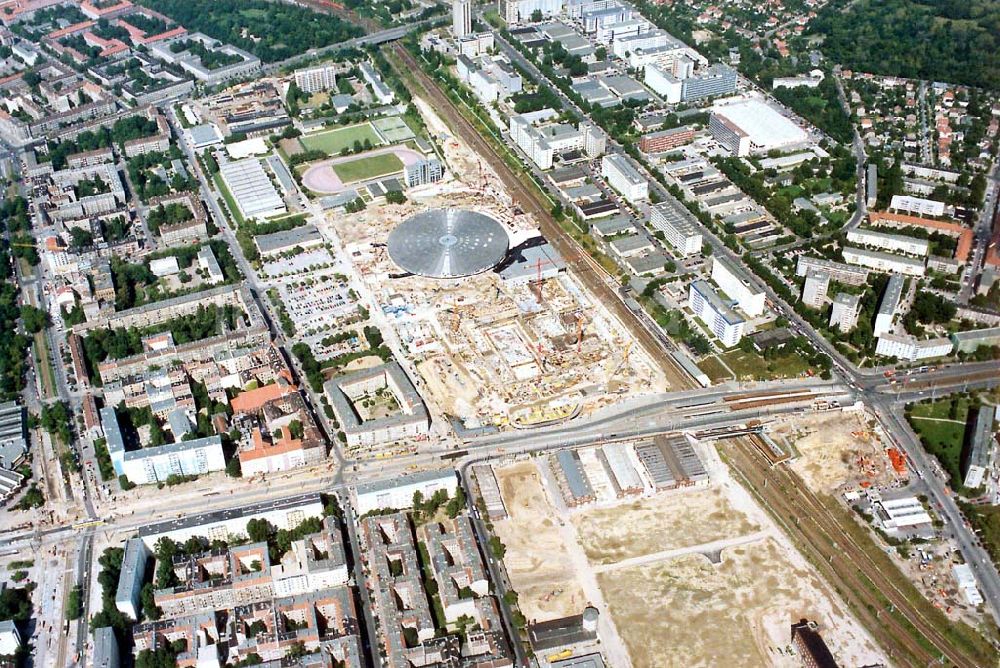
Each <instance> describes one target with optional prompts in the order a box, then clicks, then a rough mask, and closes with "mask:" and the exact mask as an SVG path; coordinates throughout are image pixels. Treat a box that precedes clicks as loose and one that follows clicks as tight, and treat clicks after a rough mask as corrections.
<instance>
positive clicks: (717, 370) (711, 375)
mask: <svg viewBox="0 0 1000 668" xmlns="http://www.w3.org/2000/svg"><path fill="white" fill-rule="evenodd" d="M698 368H699V369H701V370H702V371H704V372H705V375H706V376H708V379H709V380H711V381H712V382H713V383H718V382H719V381H722V380H726V379H727V378H732V374H730V373H729V371H728V370H726V367H724V366H722V362H720V361H719V358H718V357H716V356H715V355H712V356H711V357H706V358H705V359H703V360H702V361H700V362H698Z"/></svg>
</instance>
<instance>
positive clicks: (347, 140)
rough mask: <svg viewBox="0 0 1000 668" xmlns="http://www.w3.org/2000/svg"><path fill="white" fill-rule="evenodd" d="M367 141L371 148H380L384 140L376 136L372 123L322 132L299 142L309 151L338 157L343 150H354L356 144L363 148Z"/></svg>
mask: <svg viewBox="0 0 1000 668" xmlns="http://www.w3.org/2000/svg"><path fill="white" fill-rule="evenodd" d="M365 140H367V141H368V142H369V144H370V145H371V146H380V145H381V144H382V140H381V139H379V136H378V135H377V134H375V130H373V129H372V126H371V124H370V123H359V124H358V125H350V126H348V127H345V128H336V129H334V130H322V131H320V132H314V133H312V134H307V135H302V137H300V138H299V141H301V142H302V146H304V147H305V149H306V150H307V151H323V152H324V153H326V154H327V155H337V154H339V153H340V152H341V151H342V150H343V149H345V148H346V149H354V148H355V142H358V143H359V144H361V145H362V146H363V145H364V143H365Z"/></svg>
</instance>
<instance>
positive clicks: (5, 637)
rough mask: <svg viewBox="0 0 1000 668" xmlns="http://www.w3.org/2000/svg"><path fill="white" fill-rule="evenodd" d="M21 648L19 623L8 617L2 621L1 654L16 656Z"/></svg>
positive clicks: (0, 631) (0, 624) (0, 630)
mask: <svg viewBox="0 0 1000 668" xmlns="http://www.w3.org/2000/svg"><path fill="white" fill-rule="evenodd" d="M19 649H21V633H20V632H19V631H18V630H17V624H15V623H14V622H13V621H11V620H9V619H7V620H4V621H2V622H0V656H14V655H15V654H17V652H18V650H19Z"/></svg>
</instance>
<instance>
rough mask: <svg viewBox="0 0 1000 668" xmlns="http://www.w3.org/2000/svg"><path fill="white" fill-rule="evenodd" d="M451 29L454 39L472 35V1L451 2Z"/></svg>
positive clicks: (457, 0)
mask: <svg viewBox="0 0 1000 668" xmlns="http://www.w3.org/2000/svg"><path fill="white" fill-rule="evenodd" d="M451 29H452V32H454V33H455V37H465V36H466V35H468V34H471V33H472V0H452V5H451Z"/></svg>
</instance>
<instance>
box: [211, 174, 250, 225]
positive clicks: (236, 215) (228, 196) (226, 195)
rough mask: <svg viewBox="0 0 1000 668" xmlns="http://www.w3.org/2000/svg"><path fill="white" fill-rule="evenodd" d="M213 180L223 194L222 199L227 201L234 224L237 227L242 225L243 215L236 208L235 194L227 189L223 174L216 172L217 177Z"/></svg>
mask: <svg viewBox="0 0 1000 668" xmlns="http://www.w3.org/2000/svg"><path fill="white" fill-rule="evenodd" d="M212 178H213V179H214V180H215V187H216V188H218V190H219V192H220V193H222V198H223V199H224V200H226V206H227V207H229V213H230V214H231V215H232V217H233V222H235V223H236V224H237V225H242V224H243V214H242V213H240V209H239V207H237V206H236V200H235V199H233V194H232V193H231V192H229V188H227V187H226V182H225V181H223V180H222V173H221V172H216V174H215V176H214V177H212Z"/></svg>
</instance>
